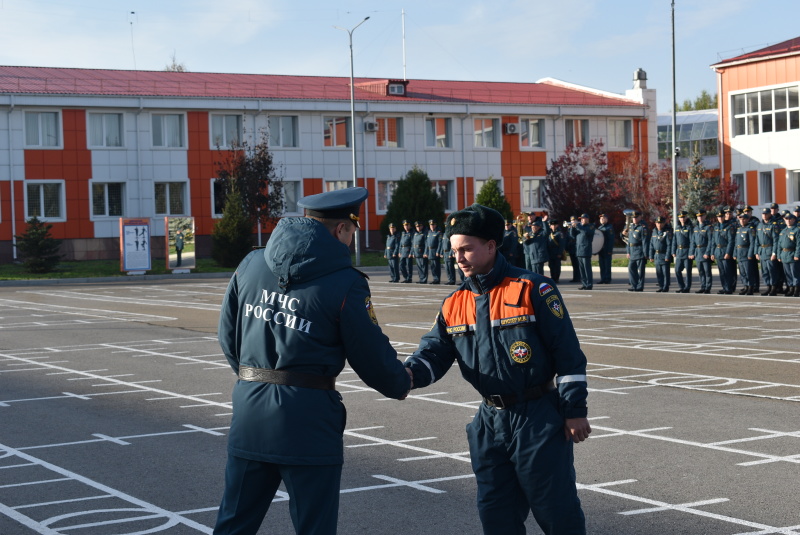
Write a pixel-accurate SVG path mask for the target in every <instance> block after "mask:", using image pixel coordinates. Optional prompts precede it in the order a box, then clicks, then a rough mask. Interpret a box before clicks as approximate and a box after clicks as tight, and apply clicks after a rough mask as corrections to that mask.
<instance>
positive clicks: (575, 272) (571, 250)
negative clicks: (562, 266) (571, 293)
mask: <svg viewBox="0 0 800 535" xmlns="http://www.w3.org/2000/svg"><path fill="white" fill-rule="evenodd" d="M575 221H578V218H577V217H576V216H574V215H573V216H570V217H569V224H570V225H572V223H573V222H575ZM564 235H565V236H566V238H567V243H565V244H564V249H566V251H567V253H568V254H569V263H570V264H571V265H572V279H570V281H569V282H580V281H581V268H580V266H579V264H578V253H577V248H576V244H575V238H574V237H573V236H572V234H571V233H570V232H569V231H566V232H564Z"/></svg>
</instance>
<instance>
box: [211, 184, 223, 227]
mask: <svg viewBox="0 0 800 535" xmlns="http://www.w3.org/2000/svg"><path fill="white" fill-rule="evenodd" d="M225 200H226V195H225V192H224V191H223V190H222V184H221V183H220V181H219V180H217V179H216V178H212V179H211V206H212V209H213V210H214V212H213V213H212V214H211V215H212V217H222V213H223V212H224V210H225Z"/></svg>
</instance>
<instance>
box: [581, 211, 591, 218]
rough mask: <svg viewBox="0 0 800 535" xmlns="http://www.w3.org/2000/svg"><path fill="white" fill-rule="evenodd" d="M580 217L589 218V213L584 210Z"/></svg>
mask: <svg viewBox="0 0 800 535" xmlns="http://www.w3.org/2000/svg"><path fill="white" fill-rule="evenodd" d="M581 219H589V214H587V213H586V212H584V213H582V214H581Z"/></svg>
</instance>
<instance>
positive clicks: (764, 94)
mask: <svg viewBox="0 0 800 535" xmlns="http://www.w3.org/2000/svg"><path fill="white" fill-rule="evenodd" d="M731 108H732V109H733V135H734V136H750V135H756V134H768V133H771V132H786V131H788V130H800V93H798V87H797V86H792V87H781V88H778V89H766V90H762V91H753V92H751V93H740V94H738V95H732V96H731Z"/></svg>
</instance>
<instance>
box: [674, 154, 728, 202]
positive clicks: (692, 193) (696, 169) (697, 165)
mask: <svg viewBox="0 0 800 535" xmlns="http://www.w3.org/2000/svg"><path fill="white" fill-rule="evenodd" d="M707 175H708V173H707V172H706V169H705V166H703V159H702V158H701V157H700V155H699V154H697V153H694V154H693V155H692V160H691V163H690V164H689V167H687V168H686V178H683V179H682V180H680V182H679V183H678V195H679V196H680V198H681V205H682V208H683V210H686V211H687V212H689V213H690V214H695V213H697V211H698V210H707V209H710V208H712V207H713V206H714V204H715V203H716V202H717V197H718V196H719V191H718V190H719V179H717V178H715V177H709V176H707Z"/></svg>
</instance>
